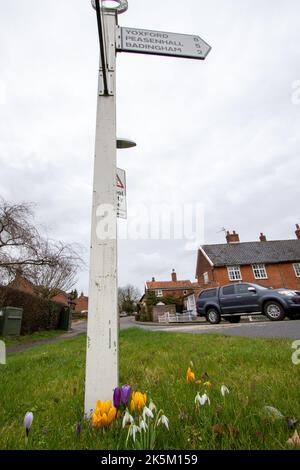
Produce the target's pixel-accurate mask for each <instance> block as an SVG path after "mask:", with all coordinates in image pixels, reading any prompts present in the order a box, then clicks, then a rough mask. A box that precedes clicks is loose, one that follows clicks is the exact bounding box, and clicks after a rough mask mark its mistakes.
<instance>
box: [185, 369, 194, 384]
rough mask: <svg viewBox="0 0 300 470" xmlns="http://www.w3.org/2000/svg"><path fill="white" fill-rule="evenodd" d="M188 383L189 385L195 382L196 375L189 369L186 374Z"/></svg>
mask: <svg viewBox="0 0 300 470" xmlns="http://www.w3.org/2000/svg"><path fill="white" fill-rule="evenodd" d="M186 381H187V383H188V384H189V383H190V382H195V374H194V372H193V371H192V369H191V368H190V367H189V368H188V370H187V373H186Z"/></svg>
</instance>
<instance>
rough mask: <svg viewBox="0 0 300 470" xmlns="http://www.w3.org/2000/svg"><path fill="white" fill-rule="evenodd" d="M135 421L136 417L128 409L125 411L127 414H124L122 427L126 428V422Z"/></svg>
mask: <svg viewBox="0 0 300 470" xmlns="http://www.w3.org/2000/svg"><path fill="white" fill-rule="evenodd" d="M133 422H134V419H133V417H132V416H131V414H130V413H128V411H126V412H125V415H124V418H123V422H122V428H125V426H126V424H127V423H128V424H132V423H133Z"/></svg>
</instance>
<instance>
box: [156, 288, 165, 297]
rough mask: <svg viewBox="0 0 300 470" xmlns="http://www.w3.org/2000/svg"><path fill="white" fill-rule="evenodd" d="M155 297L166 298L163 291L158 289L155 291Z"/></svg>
mask: <svg viewBox="0 0 300 470" xmlns="http://www.w3.org/2000/svg"><path fill="white" fill-rule="evenodd" d="M155 295H156V297H163V296H164V294H163V291H162V290H161V289H156V290H155Z"/></svg>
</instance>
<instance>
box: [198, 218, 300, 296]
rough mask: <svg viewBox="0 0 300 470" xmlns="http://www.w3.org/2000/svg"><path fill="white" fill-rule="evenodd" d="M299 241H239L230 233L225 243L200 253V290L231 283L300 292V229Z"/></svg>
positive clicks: (207, 246)
mask: <svg viewBox="0 0 300 470" xmlns="http://www.w3.org/2000/svg"><path fill="white" fill-rule="evenodd" d="M295 233H296V239H291V240H275V241H267V238H266V236H265V235H264V234H263V233H261V234H260V237H259V241H253V242H240V238H239V235H238V233H236V232H235V231H233V232H232V233H230V232H227V234H226V242H227V243H225V244H215V245H202V246H201V247H200V248H199V250H198V258H197V267H196V278H197V279H198V284H199V286H200V287H201V289H206V288H209V287H215V286H222V285H224V284H229V283H230V282H239V281H241V282H242V281H243V282H253V283H257V284H261V285H264V286H266V287H273V288H280V287H285V288H290V289H300V227H299V225H298V224H297V225H296V232H295Z"/></svg>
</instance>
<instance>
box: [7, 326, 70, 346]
mask: <svg viewBox="0 0 300 470" xmlns="http://www.w3.org/2000/svg"><path fill="white" fill-rule="evenodd" d="M64 333H66V331H62V330H48V331H37V332H36V333H32V334H31V335H24V336H6V337H3V336H0V341H4V343H5V344H6V347H8V348H10V347H12V346H21V345H23V344H24V345H26V344H31V343H36V342H37V341H43V340H45V339H51V338H53V337H54V336H60V335H62V334H64Z"/></svg>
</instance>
